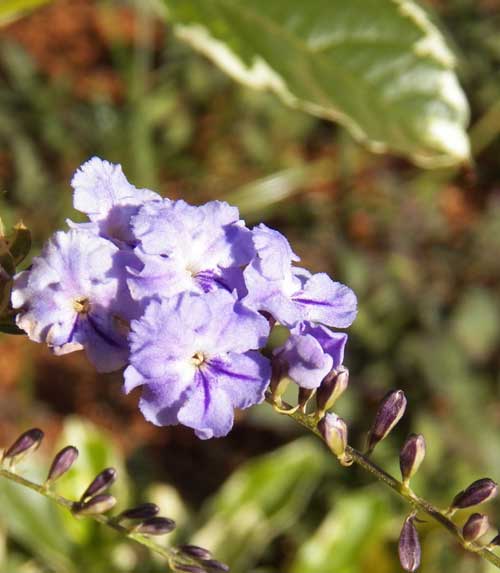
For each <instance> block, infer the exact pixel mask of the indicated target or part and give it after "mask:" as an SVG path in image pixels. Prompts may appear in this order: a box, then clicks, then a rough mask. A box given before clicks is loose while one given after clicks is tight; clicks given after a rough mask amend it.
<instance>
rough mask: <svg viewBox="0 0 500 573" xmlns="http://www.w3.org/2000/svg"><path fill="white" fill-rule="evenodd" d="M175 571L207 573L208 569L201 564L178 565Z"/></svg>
mask: <svg viewBox="0 0 500 573" xmlns="http://www.w3.org/2000/svg"><path fill="white" fill-rule="evenodd" d="M175 571H182V572H183V573H207V570H206V569H204V568H203V567H200V566H199V565H183V564H180V565H176V566H175Z"/></svg>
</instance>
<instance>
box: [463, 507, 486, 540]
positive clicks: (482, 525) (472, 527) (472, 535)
mask: <svg viewBox="0 0 500 573" xmlns="http://www.w3.org/2000/svg"><path fill="white" fill-rule="evenodd" d="M489 528H490V522H489V521H488V517H487V516H486V515H482V514H481V513H473V514H472V515H471V516H470V517H469V519H468V520H467V521H466V522H465V525H464V527H463V529H462V536H463V538H464V539H465V541H476V540H477V539H479V538H480V537H482V536H483V535H484V534H485V533H486V532H487V531H488V529H489Z"/></svg>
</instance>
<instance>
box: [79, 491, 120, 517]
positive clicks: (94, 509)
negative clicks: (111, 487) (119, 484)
mask: <svg viewBox="0 0 500 573" xmlns="http://www.w3.org/2000/svg"><path fill="white" fill-rule="evenodd" d="M115 505H116V499H115V498H114V497H113V496H112V495H107V494H105V493H102V494H99V495H95V496H94V497H91V498H90V499H89V500H88V501H85V502H78V503H76V504H75V505H74V507H73V513H74V514H75V515H100V514H101V513H106V512H107V511H109V510H110V509H112V508H113V507H114V506H115Z"/></svg>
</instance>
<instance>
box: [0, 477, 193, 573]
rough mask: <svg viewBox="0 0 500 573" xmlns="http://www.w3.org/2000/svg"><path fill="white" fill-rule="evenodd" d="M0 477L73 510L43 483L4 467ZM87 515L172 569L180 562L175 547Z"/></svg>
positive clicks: (106, 520) (107, 518) (102, 516)
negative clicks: (154, 555) (150, 553)
mask: <svg viewBox="0 0 500 573" xmlns="http://www.w3.org/2000/svg"><path fill="white" fill-rule="evenodd" d="M0 477H3V478H5V479H8V480H10V481H11V482H14V483H17V484H18V485H20V486H23V487H26V488H28V489H31V490H32V491H36V492H37V493H39V494H40V495H43V496H44V497H46V498H48V499H50V500H52V501H54V502H55V503H56V504H57V505H59V506H60V507H64V508H65V509H67V510H68V511H71V510H72V508H73V505H74V502H72V501H71V500H69V499H66V498H65V497H62V496H61V495H59V494H57V493H55V492H53V491H52V490H50V489H48V488H47V487H45V486H43V485H39V484H37V483H34V482H32V481H30V480H27V479H26V478H24V477H22V476H20V475H18V474H16V473H14V472H11V471H9V470H6V469H4V468H0ZM85 517H86V518H87V519H93V520H94V521H97V522H99V523H102V524H103V525H106V526H107V527H110V528H111V529H114V530H115V531H118V532H119V533H120V534H122V535H124V536H125V537H127V538H128V539H132V540H133V541H135V542H136V543H139V544H140V545H143V546H144V547H147V548H148V549H149V550H150V551H152V552H154V553H157V554H158V555H161V556H162V557H163V558H164V559H166V560H167V562H168V564H169V566H170V567H171V568H172V569H174V568H175V563H178V562H179V555H178V553H177V551H176V550H175V549H171V548H167V547H161V546H160V545H158V544H157V543H155V542H154V541H151V539H149V538H148V537H146V536H145V535H142V534H140V533H135V532H133V531H129V530H128V529H127V528H126V527H124V526H123V525H120V524H119V523H118V522H117V521H115V520H114V518H113V517H107V516H106V515H102V514H101V515H88V516H85ZM192 564H193V565H194V564H195V562H194V561H193V563H192Z"/></svg>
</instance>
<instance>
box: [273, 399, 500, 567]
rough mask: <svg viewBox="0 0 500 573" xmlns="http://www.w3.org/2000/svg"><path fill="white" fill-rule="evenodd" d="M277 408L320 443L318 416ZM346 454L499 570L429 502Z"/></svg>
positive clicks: (351, 451) (498, 562)
mask: <svg viewBox="0 0 500 573" xmlns="http://www.w3.org/2000/svg"><path fill="white" fill-rule="evenodd" d="M266 400H267V402H269V404H271V406H273V407H274V404H273V400H272V397H271V396H270V395H268V396H267V397H266ZM280 406H281V407H280V409H279V410H277V409H276V408H275V410H276V411H277V412H278V413H280V414H283V415H285V416H288V417H289V418H292V419H293V420H295V421H296V422H298V423H299V424H300V425H301V426H303V427H304V428H307V430H309V431H310V432H312V433H313V434H315V435H316V436H318V437H319V438H320V439H321V440H323V438H322V436H321V434H320V433H319V431H318V428H317V421H318V420H317V417H316V416H315V415H311V414H304V413H303V412H301V411H300V410H295V409H294V408H292V407H291V406H290V405H289V404H286V403H284V402H283V403H282V404H281V405H280ZM287 408H289V409H290V410H289V411H287V410H286V409H287ZM346 453H347V454H348V456H350V457H351V458H352V460H353V461H354V463H355V464H357V465H358V466H359V467H361V468H363V469H364V470H365V471H367V472H369V473H370V474H372V475H373V476H374V477H375V478H376V479H378V480H379V481H381V482H382V483H384V484H385V485H387V486H388V487H389V488H391V489H392V490H393V491H394V492H396V493H397V494H398V495H399V496H401V497H402V498H403V499H405V500H406V501H407V502H408V503H409V504H410V505H411V506H413V507H414V508H415V509H416V510H417V511H419V512H422V513H425V514H427V515H428V516H429V517H431V518H432V519H433V520H434V521H437V522H438V523H439V524H440V525H442V526H443V527H445V528H446V529H447V530H448V531H449V532H450V533H451V534H452V535H453V536H454V537H455V538H456V539H457V541H458V542H459V543H460V545H461V546H462V547H463V548H464V549H466V550H467V551H470V552H472V553H476V554H477V555H479V556H481V557H482V558H483V559H486V560H487V561H489V562H490V563H492V564H493V565H495V566H496V567H497V568H498V569H500V557H498V555H496V554H495V553H493V551H491V549H489V548H488V547H486V546H483V545H480V544H478V543H466V542H465V541H464V539H463V537H462V535H461V533H460V530H459V529H458V527H457V526H456V525H455V524H454V523H453V521H451V520H450V519H448V517H446V515H445V514H444V512H442V511H440V510H439V509H438V508H437V507H435V506H434V505H432V504H431V503H429V502H428V501H427V500H425V499H423V498H421V497H419V496H418V495H416V494H415V493H413V491H411V489H409V488H408V487H407V486H405V485H404V484H403V483H402V482H400V481H399V480H397V479H396V478H394V477H393V476H391V475H390V474H388V473H387V472H386V471H385V470H383V469H382V468H381V467H379V466H378V465H377V464H376V463H374V462H372V461H371V460H370V459H369V458H367V457H366V456H365V455H363V454H362V453H361V452H359V451H358V450H356V449H355V448H353V447H351V446H347V448H346Z"/></svg>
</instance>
